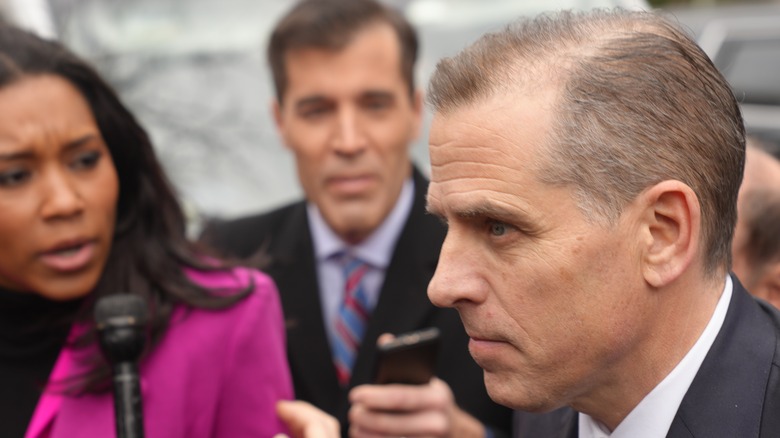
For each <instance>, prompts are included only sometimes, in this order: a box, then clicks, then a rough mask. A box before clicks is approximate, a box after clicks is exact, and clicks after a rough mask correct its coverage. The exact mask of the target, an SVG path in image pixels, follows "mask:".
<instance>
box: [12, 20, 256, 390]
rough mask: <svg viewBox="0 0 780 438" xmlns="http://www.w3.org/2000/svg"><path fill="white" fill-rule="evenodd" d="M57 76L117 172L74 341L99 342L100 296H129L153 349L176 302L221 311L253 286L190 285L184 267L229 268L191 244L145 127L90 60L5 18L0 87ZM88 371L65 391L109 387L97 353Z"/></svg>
mask: <svg viewBox="0 0 780 438" xmlns="http://www.w3.org/2000/svg"><path fill="white" fill-rule="evenodd" d="M36 75H56V76H59V77H61V78H64V79H66V80H68V81H69V82H70V83H71V84H73V85H74V86H75V87H76V88H77V89H78V90H79V92H80V93H81V94H82V95H83V96H84V98H85V99H86V100H87V102H88V103H89V106H90V109H91V110H92V113H93V115H94V117H95V120H96V122H97V125H98V127H99V128H100V132H101V134H102V135H103V138H104V139H105V141H106V144H107V145H108V149H109V151H110V154H111V157H112V159H113V162H114V165H115V167H116V171H117V174H118V176H119V200H118V204H117V219H116V227H115V232H114V238H113V243H112V248H111V252H110V254H109V257H108V261H107V263H106V266H105V268H104V271H103V273H102V275H101V278H100V279H99V280H98V283H97V285H96V286H95V288H94V290H93V291H92V292H91V293H90V294H89V295H88V297H87V298H86V299H85V300H84V303H83V305H82V308H81V309H80V311H79V316H78V320H79V321H80V322H82V323H85V324H86V326H87V327H91V329H90V330H88V331H87V332H86V333H84V334H83V335H81V336H80V337H79V338H78V339H77V340H76V341H75V343H74V346H75V347H77V348H82V347H89V346H92V345H94V344H95V341H96V336H95V329H94V327H92V325H93V324H92V321H91V320H92V318H91V316H92V311H93V308H94V304H95V302H96V301H97V299H98V298H100V297H102V296H105V295H111V294H117V293H132V294H138V295H141V296H143V297H144V298H145V299H146V301H147V303H148V307H149V316H150V319H149V321H150V323H149V339H150V341H151V342H150V344H151V345H152V346H154V345H155V344H156V343H157V342H158V341H159V339H160V338H161V336H162V334H163V333H164V332H165V329H166V327H167V324H168V321H169V319H170V315H171V311H172V309H173V306H174V305H175V304H177V303H181V304H184V305H187V306H191V307H201V308H224V307H228V306H231V305H233V304H235V303H236V302H238V301H240V300H241V299H243V298H244V297H245V296H246V295H247V294H248V293H249V289H247V290H243V291H236V293H230V294H224V293H216V294H215V293H214V292H212V291H209V290H207V289H204V288H203V287H200V286H198V285H197V284H194V283H193V282H191V281H190V280H189V279H188V278H187V276H186V273H185V271H184V268H193V269H196V270H208V271H210V270H220V269H227V268H228V265H227V264H224V263H223V262H221V261H218V259H216V258H213V257H211V256H208V257H207V254H206V252H205V250H204V249H202V248H200V247H198V246H196V244H195V243H192V242H191V241H189V240H188V239H187V237H186V234H185V226H186V222H185V217H184V214H183V212H182V209H181V206H180V205H179V202H178V201H177V198H176V194H175V192H174V190H173V188H172V186H171V184H170V182H169V181H168V180H167V178H166V176H165V174H164V172H163V169H162V167H161V166H160V163H159V162H158V160H157V157H156V155H155V152H154V148H153V146H152V143H151V141H150V140H149V136H148V135H147V133H146V131H144V129H143V128H142V127H141V126H140V125H139V124H138V121H137V120H136V119H135V117H134V116H133V115H132V114H131V113H130V112H129V111H128V109H127V108H126V107H125V106H124V105H123V104H122V102H121V101H120V100H119V98H118V97H117V94H116V92H115V91H114V90H113V89H112V87H111V86H109V85H108V84H107V83H106V82H105V81H104V80H103V79H102V78H101V77H100V75H99V74H98V73H97V72H96V71H95V70H94V69H93V68H92V67H90V66H89V65H88V64H87V63H86V62H85V61H83V60H81V59H80V58H79V57H77V56H76V55H74V54H73V53H71V52H70V51H69V50H68V49H66V48H65V47H63V46H62V45H61V44H59V43H57V42H55V41H48V40H44V39H42V38H40V37H38V36H36V35H34V34H32V33H29V32H26V31H23V30H20V29H18V28H15V27H12V26H10V25H8V24H4V23H2V22H0V88H2V87H6V86H8V85H10V84H13V83H14V82H16V81H18V80H20V79H22V78H24V77H29V76H36ZM87 362H88V364H87V369H88V370H89V371H88V372H87V373H86V374H84V375H79V376H74V377H73V378H72V379H69V380H68V383H67V385H66V388H67V390H68V392H76V393H79V392H96V391H102V390H105V389H107V388H108V383H109V376H110V369H109V366H108V364H107V363H106V362H105V361H104V360H103V359H102V357H99V355H98V354H97V353H95V354H92V355H88V356H87Z"/></svg>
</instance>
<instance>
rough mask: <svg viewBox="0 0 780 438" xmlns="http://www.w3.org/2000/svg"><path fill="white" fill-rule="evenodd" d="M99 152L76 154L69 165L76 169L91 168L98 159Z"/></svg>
mask: <svg viewBox="0 0 780 438" xmlns="http://www.w3.org/2000/svg"><path fill="white" fill-rule="evenodd" d="M100 157H101V153H100V152H98V151H90V152H84V153H82V154H79V155H78V156H76V159H74V160H73V162H72V163H71V167H72V168H74V169H76V170H83V169H92V168H94V167H95V166H96V165H97V163H98V161H99V160H100Z"/></svg>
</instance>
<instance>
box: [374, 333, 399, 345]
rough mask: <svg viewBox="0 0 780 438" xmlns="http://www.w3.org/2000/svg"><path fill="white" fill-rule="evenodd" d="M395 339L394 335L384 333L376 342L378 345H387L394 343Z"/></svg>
mask: <svg viewBox="0 0 780 438" xmlns="http://www.w3.org/2000/svg"><path fill="white" fill-rule="evenodd" d="M393 339H395V335H393V334H392V333H382V334H381V335H379V338H377V340H376V345H385V344H387V343H388V342H392V341H393Z"/></svg>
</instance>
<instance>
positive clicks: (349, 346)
mask: <svg viewBox="0 0 780 438" xmlns="http://www.w3.org/2000/svg"><path fill="white" fill-rule="evenodd" d="M343 266H344V279H345V283H344V301H343V302H342V303H341V306H340V307H339V314H338V318H337V319H336V326H335V328H336V330H335V331H336V336H335V345H334V346H333V347H334V348H333V361H334V363H335V365H336V374H337V375H338V379H339V383H341V385H342V386H347V384H349V379H350V376H351V374H352V365H353V364H354V363H355V357H356V356H357V351H358V348H359V347H360V342H361V341H362V340H363V334H364V332H365V330H366V325H367V324H368V317H369V316H370V313H371V310H370V308H369V304H368V297H367V295H366V292H365V288H364V287H363V285H362V284H361V280H362V279H363V275H365V273H366V271H368V269H369V266H368V265H367V264H365V263H364V262H363V261H361V260H360V259H357V258H354V257H352V256H345V257H344V259H343Z"/></svg>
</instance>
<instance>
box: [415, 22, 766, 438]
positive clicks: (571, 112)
mask: <svg viewBox="0 0 780 438" xmlns="http://www.w3.org/2000/svg"><path fill="white" fill-rule="evenodd" d="M428 95H429V100H430V101H431V104H432V107H433V108H434V119H433V122H432V126H431V133H430V141H429V144H430V156H431V168H432V171H431V183H430V186H429V189H428V210H429V211H430V212H431V213H433V214H435V215H437V216H439V217H441V218H442V219H443V220H444V221H445V222H447V223H448V231H447V236H446V239H445V241H444V244H443V246H442V250H441V254H440V258H439V264H438V266H437V269H436V273H435V274H434V277H433V279H432V280H431V283H430V285H429V289H428V295H429V298H430V299H431V300H432V302H433V303H434V304H436V305H439V306H444V307H454V308H456V309H457V310H458V312H459V313H460V316H461V319H462V320H463V323H464V325H465V327H466V332H467V333H468V334H469V336H470V338H471V339H470V342H469V350H470V352H471V354H472V356H473V357H474V359H475V360H476V361H477V363H478V364H479V365H480V366H481V367H482V368H483V370H484V373H485V374H484V377H485V382H486V384H487V388H488V392H489V394H490V396H491V398H492V399H493V400H495V401H497V402H499V403H501V404H504V405H506V406H510V407H513V408H515V409H518V410H522V411H527V413H519V414H518V418H517V423H516V427H517V430H516V434H517V435H516V436H520V437H533V438H536V437H544V438H548V437H560V438H570V437H580V438H590V437H612V438H619V437H620V438H625V437H631V438H652V437H663V436H668V437H675V438H676V437H680V438H682V437H701V438H712V437H716V438H718V437H724V438H725V437H740V438H743V437H762V438H768V437H778V436H780V314H779V313H778V311H777V309H774V308H773V307H772V306H770V305H769V304H767V303H765V302H763V301H757V300H756V299H754V298H753V297H752V296H751V295H749V294H748V293H747V292H746V290H745V289H744V288H743V287H742V285H741V284H740V283H739V281H738V280H737V279H736V277H734V276H732V275H730V274H729V269H730V264H731V260H730V254H731V252H730V245H731V240H732V234H733V231H734V224H735V221H736V204H737V202H736V201H737V192H738V188H739V184H740V179H741V178H742V171H743V169H742V168H743V163H744V160H745V139H744V127H743V123H742V118H741V115H740V110H739V107H738V105H737V101H736V99H735V98H734V96H733V94H732V93H731V90H730V87H729V85H728V84H727V83H726V81H725V80H724V78H723V77H722V76H721V75H720V73H719V72H718V71H717V70H716V69H715V67H714V66H713V65H712V63H711V62H710V60H709V59H708V58H707V56H706V55H705V54H704V53H703V51H702V50H701V49H700V48H699V47H698V46H697V45H696V44H695V43H694V42H693V41H692V40H691V39H690V37H688V36H687V35H685V33H684V32H682V31H681V30H679V29H678V28H677V27H676V25H674V24H672V23H670V22H668V21H667V20H665V19H663V18H662V17H661V16H659V15H656V14H653V13H646V12H645V13H641V12H626V11H611V12H610V11H593V12H589V13H570V12H561V13H557V14H549V15H543V16H540V17H537V18H534V19H526V20H522V21H519V22H518V23H516V24H514V25H513V26H511V27H509V28H507V29H505V30H502V31H500V32H497V33H495V34H491V35H488V36H485V37H483V38H481V39H480V40H478V41H477V42H476V43H475V44H474V45H472V46H470V47H469V48H467V49H465V50H464V51H462V52H461V53H459V54H458V55H456V56H455V57H453V58H448V59H444V60H442V61H440V63H439V65H438V67H437V69H436V72H435V73H434V75H433V77H432V79H431V85H430V88H429V93H428ZM545 413H546V414H545Z"/></svg>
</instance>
